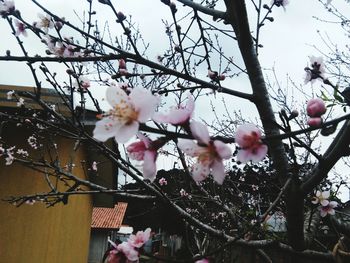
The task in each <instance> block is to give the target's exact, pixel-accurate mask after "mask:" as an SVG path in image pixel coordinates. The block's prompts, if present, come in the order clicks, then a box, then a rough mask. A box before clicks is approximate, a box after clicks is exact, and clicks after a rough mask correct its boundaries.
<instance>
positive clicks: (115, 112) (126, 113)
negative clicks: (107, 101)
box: [109, 100, 139, 125]
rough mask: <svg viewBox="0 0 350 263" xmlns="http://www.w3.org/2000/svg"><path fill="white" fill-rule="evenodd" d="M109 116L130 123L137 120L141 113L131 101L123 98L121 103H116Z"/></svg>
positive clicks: (126, 123)
mask: <svg viewBox="0 0 350 263" xmlns="http://www.w3.org/2000/svg"><path fill="white" fill-rule="evenodd" d="M109 116H110V117H111V118H113V119H117V120H118V121H119V122H121V123H123V124H125V125H128V124H131V123H132V122H134V121H137V119H138V116H139V113H138V111H136V110H135V109H134V107H133V106H132V105H131V104H130V103H129V102H127V101H125V100H121V101H120V103H119V104H117V105H115V106H114V108H113V109H112V110H110V111H109Z"/></svg>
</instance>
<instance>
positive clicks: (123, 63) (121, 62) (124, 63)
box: [119, 59, 126, 69]
mask: <svg viewBox="0 0 350 263" xmlns="http://www.w3.org/2000/svg"><path fill="white" fill-rule="evenodd" d="M119 69H126V62H125V60H124V59H119Z"/></svg>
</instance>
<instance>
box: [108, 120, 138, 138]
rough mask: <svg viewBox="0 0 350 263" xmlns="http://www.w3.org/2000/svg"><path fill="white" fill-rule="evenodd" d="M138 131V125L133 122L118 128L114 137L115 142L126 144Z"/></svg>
mask: <svg viewBox="0 0 350 263" xmlns="http://www.w3.org/2000/svg"><path fill="white" fill-rule="evenodd" d="M138 130H139V123H138V122H137V121H134V122H132V123H130V124H128V125H123V126H120V128H119V129H118V130H117V133H116V134H115V135H114V138H115V140H116V142H118V143H126V142H127V141H128V140H130V139H131V137H133V136H135V135H136V134H137V132H138Z"/></svg>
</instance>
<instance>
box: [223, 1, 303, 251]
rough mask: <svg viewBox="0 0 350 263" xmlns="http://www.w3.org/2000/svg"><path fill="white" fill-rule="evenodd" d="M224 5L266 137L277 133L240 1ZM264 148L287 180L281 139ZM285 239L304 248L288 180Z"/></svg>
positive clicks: (295, 194)
mask: <svg viewBox="0 0 350 263" xmlns="http://www.w3.org/2000/svg"><path fill="white" fill-rule="evenodd" d="M225 3H226V6H227V12H228V17H227V20H228V21H227V22H229V23H230V24H231V25H232V27H233V29H234V31H235V33H236V37H237V40H238V45H239V48H240V51H241V54H242V57H243V60H244V63H245V66H246V68H247V72H248V76H249V80H250V83H251V85H252V89H253V95H254V102H255V104H256V107H257V109H258V112H259V115H260V118H261V121H262V124H263V126H264V130H265V133H266V136H273V135H278V134H279V129H278V127H277V126H276V125H275V124H274V123H275V122H276V121H275V116H274V113H273V110H272V106H271V102H270V99H269V94H268V92H267V88H266V84H265V80H264V77H263V74H262V70H261V66H260V63H259V60H258V57H257V54H256V50H255V47H254V42H253V39H252V36H251V34H250V28H249V23H248V15H247V10H246V6H245V2H244V0H236V1H230V0H225ZM268 146H269V149H270V154H271V157H272V160H273V162H274V166H275V168H276V171H277V174H278V177H279V180H280V183H281V185H284V184H285V182H286V180H287V179H288V176H287V175H288V160H287V155H286V152H285V149H284V147H283V144H282V141H281V140H276V141H269V142H268ZM286 204H287V222H288V239H289V242H290V244H291V246H292V247H293V248H294V249H296V250H302V249H304V237H303V205H304V204H303V199H302V197H300V191H299V186H298V183H297V182H295V181H292V183H291V184H290V187H288V188H287V191H286Z"/></svg>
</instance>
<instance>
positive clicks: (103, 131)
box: [93, 117, 120, 142]
mask: <svg viewBox="0 0 350 263" xmlns="http://www.w3.org/2000/svg"><path fill="white" fill-rule="evenodd" d="M119 127H120V124H119V123H118V122H116V121H114V120H113V119H110V118H108V117H106V118H103V119H102V120H100V121H98V122H96V126H95V129H94V131H93V136H94V138H95V139H97V140H99V141H102V142H104V141H107V140H108V139H109V138H111V137H113V136H115V134H116V133H117V131H118V130H119Z"/></svg>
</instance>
